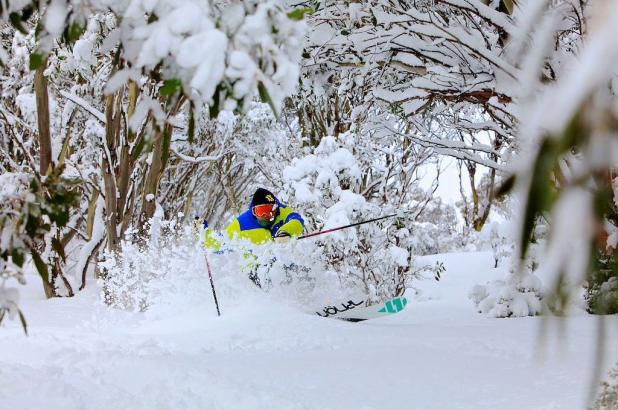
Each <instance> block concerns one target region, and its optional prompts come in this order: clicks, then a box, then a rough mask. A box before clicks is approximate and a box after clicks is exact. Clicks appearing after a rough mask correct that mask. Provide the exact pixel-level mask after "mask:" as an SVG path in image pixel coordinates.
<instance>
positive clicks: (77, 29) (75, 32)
mask: <svg viewBox="0 0 618 410" xmlns="http://www.w3.org/2000/svg"><path fill="white" fill-rule="evenodd" d="M84 29H85V27H82V26H80V25H79V24H77V23H72V24H71V25H70V26H67V27H66V28H65V29H64V33H63V34H62V36H63V37H64V40H65V41H66V42H67V43H68V44H73V43H75V42H76V41H77V40H79V38H80V37H81V35H82V33H83V32H84Z"/></svg>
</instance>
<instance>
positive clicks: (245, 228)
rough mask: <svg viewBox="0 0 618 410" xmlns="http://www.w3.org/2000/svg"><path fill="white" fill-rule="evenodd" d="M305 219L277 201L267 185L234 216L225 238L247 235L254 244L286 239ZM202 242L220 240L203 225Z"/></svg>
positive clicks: (207, 244) (210, 244)
mask: <svg viewBox="0 0 618 410" xmlns="http://www.w3.org/2000/svg"><path fill="white" fill-rule="evenodd" d="M304 226H305V221H304V220H303V218H302V217H301V216H300V214H299V213H298V212H295V211H294V210H293V209H291V208H290V207H288V206H287V205H285V204H283V203H281V202H280V201H279V200H278V199H277V197H275V195H274V194H273V193H272V192H270V191H269V190H267V189H264V188H258V189H257V190H256V191H255V193H254V194H253V198H252V199H251V202H250V203H249V209H247V210H246V211H245V212H243V213H242V214H240V215H239V216H238V217H236V218H234V220H233V221H232V223H230V224H229V225H228V226H227V228H225V233H226V236H227V237H228V239H234V238H237V239H248V240H250V241H251V242H253V243H254V244H256V245H260V244H264V243H267V242H269V241H271V240H286V239H289V238H290V237H296V236H300V235H302V233H303V229H304ZM204 246H205V247H206V248H211V249H219V248H220V246H221V245H220V243H219V242H218V241H217V240H216V239H215V238H213V237H212V230H210V228H207V232H206V237H205V240H204Z"/></svg>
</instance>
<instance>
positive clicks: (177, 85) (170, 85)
mask: <svg viewBox="0 0 618 410" xmlns="http://www.w3.org/2000/svg"><path fill="white" fill-rule="evenodd" d="M181 89H182V82H181V81H180V80H179V79H177V78H172V79H171V80H165V82H164V83H163V87H161V88H160V89H159V94H160V95H161V96H162V97H169V96H170V95H174V94H176V92H178V91H180V90H181Z"/></svg>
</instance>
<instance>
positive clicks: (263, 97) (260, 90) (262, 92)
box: [258, 81, 279, 117]
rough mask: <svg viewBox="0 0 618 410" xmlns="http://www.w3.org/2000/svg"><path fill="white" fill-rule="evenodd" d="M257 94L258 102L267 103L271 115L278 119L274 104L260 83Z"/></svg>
mask: <svg viewBox="0 0 618 410" xmlns="http://www.w3.org/2000/svg"><path fill="white" fill-rule="evenodd" d="M258 94H259V95H260V100H261V101H262V102H265V103H267V104H268V105H269V106H270V109H271V110H272V111H273V115H274V116H275V117H279V114H278V113H277V110H276V109H275V103H273V100H272V98H270V94H269V93H268V90H267V89H266V86H265V85H264V83H263V82H261V81H260V82H259V83H258Z"/></svg>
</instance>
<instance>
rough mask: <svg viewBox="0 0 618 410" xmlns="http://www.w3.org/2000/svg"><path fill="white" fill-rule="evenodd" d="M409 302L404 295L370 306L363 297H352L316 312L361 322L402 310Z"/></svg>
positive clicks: (325, 315) (319, 314) (322, 315)
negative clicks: (359, 298)
mask: <svg viewBox="0 0 618 410" xmlns="http://www.w3.org/2000/svg"><path fill="white" fill-rule="evenodd" d="M407 304H408V300H407V299H406V298H405V297H403V296H399V297H395V298H392V299H388V300H386V301H384V302H381V303H378V304H373V305H369V306H366V301H365V300H362V299H361V300H358V301H355V300H353V299H350V300H348V301H347V302H343V303H340V304H338V305H328V306H324V307H323V308H322V309H321V311H316V312H315V314H316V315H318V316H320V317H331V318H335V319H341V320H346V321H349V322H361V321H363V320H369V319H375V318H378V317H382V316H388V315H392V314H395V313H398V312H401V311H402V310H403V309H404V308H405V307H406V305H407Z"/></svg>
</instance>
